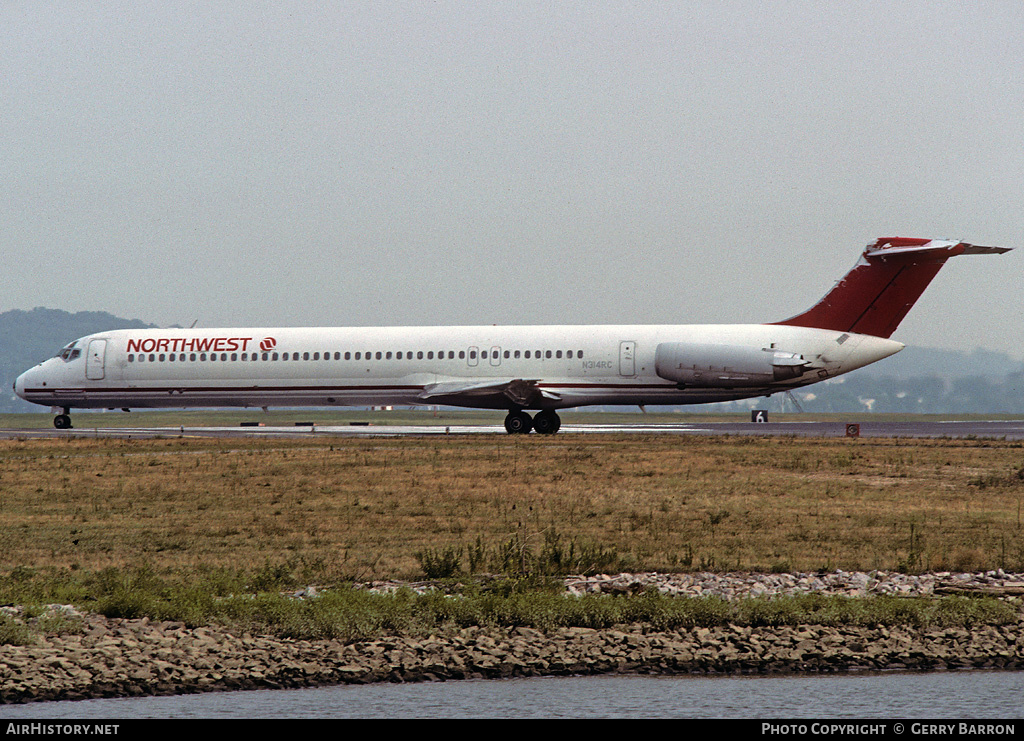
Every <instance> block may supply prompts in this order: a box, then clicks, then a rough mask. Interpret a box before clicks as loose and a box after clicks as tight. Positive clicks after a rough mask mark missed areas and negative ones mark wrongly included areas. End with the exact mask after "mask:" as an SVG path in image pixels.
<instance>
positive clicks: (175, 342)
mask: <svg viewBox="0 0 1024 741" xmlns="http://www.w3.org/2000/svg"><path fill="white" fill-rule="evenodd" d="M266 341H267V340H263V342H261V343H260V345H261V346H262V345H263V343H264V342H266ZM271 341H272V342H273V340H271ZM250 342H252V337H161V338H159V339H157V338H155V337H146V338H145V339H138V338H130V339H129V340H128V352H235V351H238V350H243V351H244V350H247V349H248V348H249V343H250ZM275 344H276V343H275Z"/></svg>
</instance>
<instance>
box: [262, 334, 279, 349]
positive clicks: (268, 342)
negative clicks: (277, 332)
mask: <svg viewBox="0 0 1024 741" xmlns="http://www.w3.org/2000/svg"><path fill="white" fill-rule="evenodd" d="M275 347H277V340H275V339H274V338H273V337H267V338H266V339H265V340H260V350H261V351H262V352H270V351H271V350H273V349H274V348H275Z"/></svg>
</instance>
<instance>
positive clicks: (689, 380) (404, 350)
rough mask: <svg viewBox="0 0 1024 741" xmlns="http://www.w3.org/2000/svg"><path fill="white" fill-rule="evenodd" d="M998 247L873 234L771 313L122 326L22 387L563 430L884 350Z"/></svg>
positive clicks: (137, 400)
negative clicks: (548, 322)
mask: <svg viewBox="0 0 1024 741" xmlns="http://www.w3.org/2000/svg"><path fill="white" fill-rule="evenodd" d="M1004 252H1009V249H1008V248H1001V247H980V246H976V245H971V244H967V243H965V242H959V241H950V240H937V239H917V238H905V237H889V238H882V239H878V240H876V241H875V242H873V243H872V244H869V245H868V246H867V247H866V248H865V250H864V252H863V254H862V255H861V256H860V259H859V260H858V261H857V263H856V264H855V265H854V267H853V268H852V269H851V270H850V271H849V272H848V273H847V274H846V275H845V276H844V277H843V278H842V279H841V280H840V281H839V282H838V283H836V284H835V286H834V287H833V288H832V289H831V290H830V291H829V292H828V293H827V294H825V296H824V297H823V298H822V299H821V300H820V301H818V303H816V304H815V305H814V306H812V307H811V308H810V309H808V310H807V311H805V312H803V313H801V314H797V315H796V316H793V317H790V318H789V319H785V320H783V321H779V322H772V323H768V324H689V325H584V326H562V325H553V326H464V327H378V328H372V327H347V328H328V327H319V328H262V327H260V328H225V329H145V330H140V329H125V330H112V331H108V332H99V333H96V334H91V335H88V336H86V337H82V338H80V339H77V340H75V341H74V342H71V343H69V344H68V345H67V346H66V347H64V348H63V349H62V350H61V351H60V352H59V353H58V354H57V356H56V357H53V358H50V359H49V360H47V361H45V362H43V363H41V364H39V365H37V366H36V367H34V368H31V369H29V370H27V371H25V372H24V373H22V374H21V375H20V376H18V378H17V380H15V382H14V391H15V393H16V394H17V395H18V396H20V397H21V398H23V399H25V400H27V401H30V402H33V403H35V404H42V405H44V406H50V407H52V408H53V411H54V412H58V411H59V412H60V413H59V414H57V416H56V417H54V420H53V424H54V426H55V427H56V428H58V429H68V428H70V427H71V417H70V412H71V409H73V408H106V409H117V408H121V409H124V410H125V411H128V410H129V409H131V408H139V407H142V408H168V407H172V408H176V407H182V408H183V407H262V408H264V409H265V408H267V407H269V406H317V407H325V406H328V407H329V406H383V405H409V406H417V405H447V406H457V407H473V408H481V409H503V410H507V411H508V416H506V417H505V430H506V431H507V432H508V433H509V434H524V433H528V432H530V431H531V430H534V431H536V432H538V433H541V434H554V433H556V432H557V431H558V429H559V426H560V425H561V420H560V418H559V416H558V413H557V410H559V409H568V408H572V407H580V406H586V405H593V404H608V405H613V404H614V405H627V404H628V405H639V406H641V407H643V406H646V405H658V404H672V405H677V404H705V403H709V402H720V401H732V400H736V399H745V398H752V397H757V396H770V395H771V394H775V393H780V392H787V391H792V390H794V389H797V388H801V387H804V386H808V385H810V384H812V383H819V382H821V381H824V380H827V379H830V378H835V377H836V376H839V375H841V374H843V373H849V372H850V371H852V370H855V369H857V368H861V367H863V366H865V365H868V364H870V363H874V362H876V361H879V360H881V359H883V358H886V357H888V356H890V355H892V354H894V353H896V352H899V351H900V350H902V349H903V347H904V345H903V344H902V343H900V342H896V341H894V340H891V339H889V337H890V336H891V335H892V333H893V332H894V330H895V329H896V327H897V326H898V325H899V323H900V321H902V319H903V318H904V317H905V316H906V314H907V312H908V311H909V310H910V308H911V307H912V306H913V304H914V302H915V301H916V300H917V298H918V297H919V296H920V295H921V293H922V292H923V291H924V290H925V288H926V287H927V286H928V284H929V283H930V282H931V280H932V278H934V277H935V275H936V274H937V273H938V272H939V270H940V269H941V268H942V266H943V264H944V263H945V262H946V260H947V259H949V258H950V257H954V256H957V255H968V254H970V255H977V254H999V253H1004ZM527 410H530V411H536V414H535V415H533V416H531V415H530V414H529V412H528V411H527Z"/></svg>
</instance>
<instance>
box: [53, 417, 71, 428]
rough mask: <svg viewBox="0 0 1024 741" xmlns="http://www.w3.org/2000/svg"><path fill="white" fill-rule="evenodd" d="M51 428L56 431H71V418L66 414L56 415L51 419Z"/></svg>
mask: <svg viewBox="0 0 1024 741" xmlns="http://www.w3.org/2000/svg"><path fill="white" fill-rule="evenodd" d="M53 426H54V427H56V428H57V429H58V430H70V429H71V417H69V416H68V415H67V414H58V415H57V416H56V417H54V418H53Z"/></svg>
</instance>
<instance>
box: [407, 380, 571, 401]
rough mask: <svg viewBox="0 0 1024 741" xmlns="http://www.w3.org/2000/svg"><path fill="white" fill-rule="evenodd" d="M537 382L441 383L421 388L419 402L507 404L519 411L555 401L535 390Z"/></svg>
mask: <svg viewBox="0 0 1024 741" xmlns="http://www.w3.org/2000/svg"><path fill="white" fill-rule="evenodd" d="M539 383H540V381H539V380H537V379H529V380H528V379H523V378H497V379H495V378H489V379H487V380H486V381H442V382H440V383H433V384H430V385H429V386H426V387H424V389H423V391H422V392H421V393H420V394H419V398H420V399H423V400H424V401H433V402H440V403H448V404H455V405H457V406H462V405H465V404H467V403H471V402H475V403H479V402H481V401H483V400H485V399H491V400H496V401H504V400H507V401H508V402H511V403H512V404H514V405H516V406H520V407H527V406H532V405H533V404H536V403H537V402H538V401H539V400H540V399H547V400H551V401H558V400H559V399H561V397H560V396H559V395H558V394H555V393H552V392H551V391H546V390H544V389H542V388H540V387H539V385H538V384H539Z"/></svg>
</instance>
